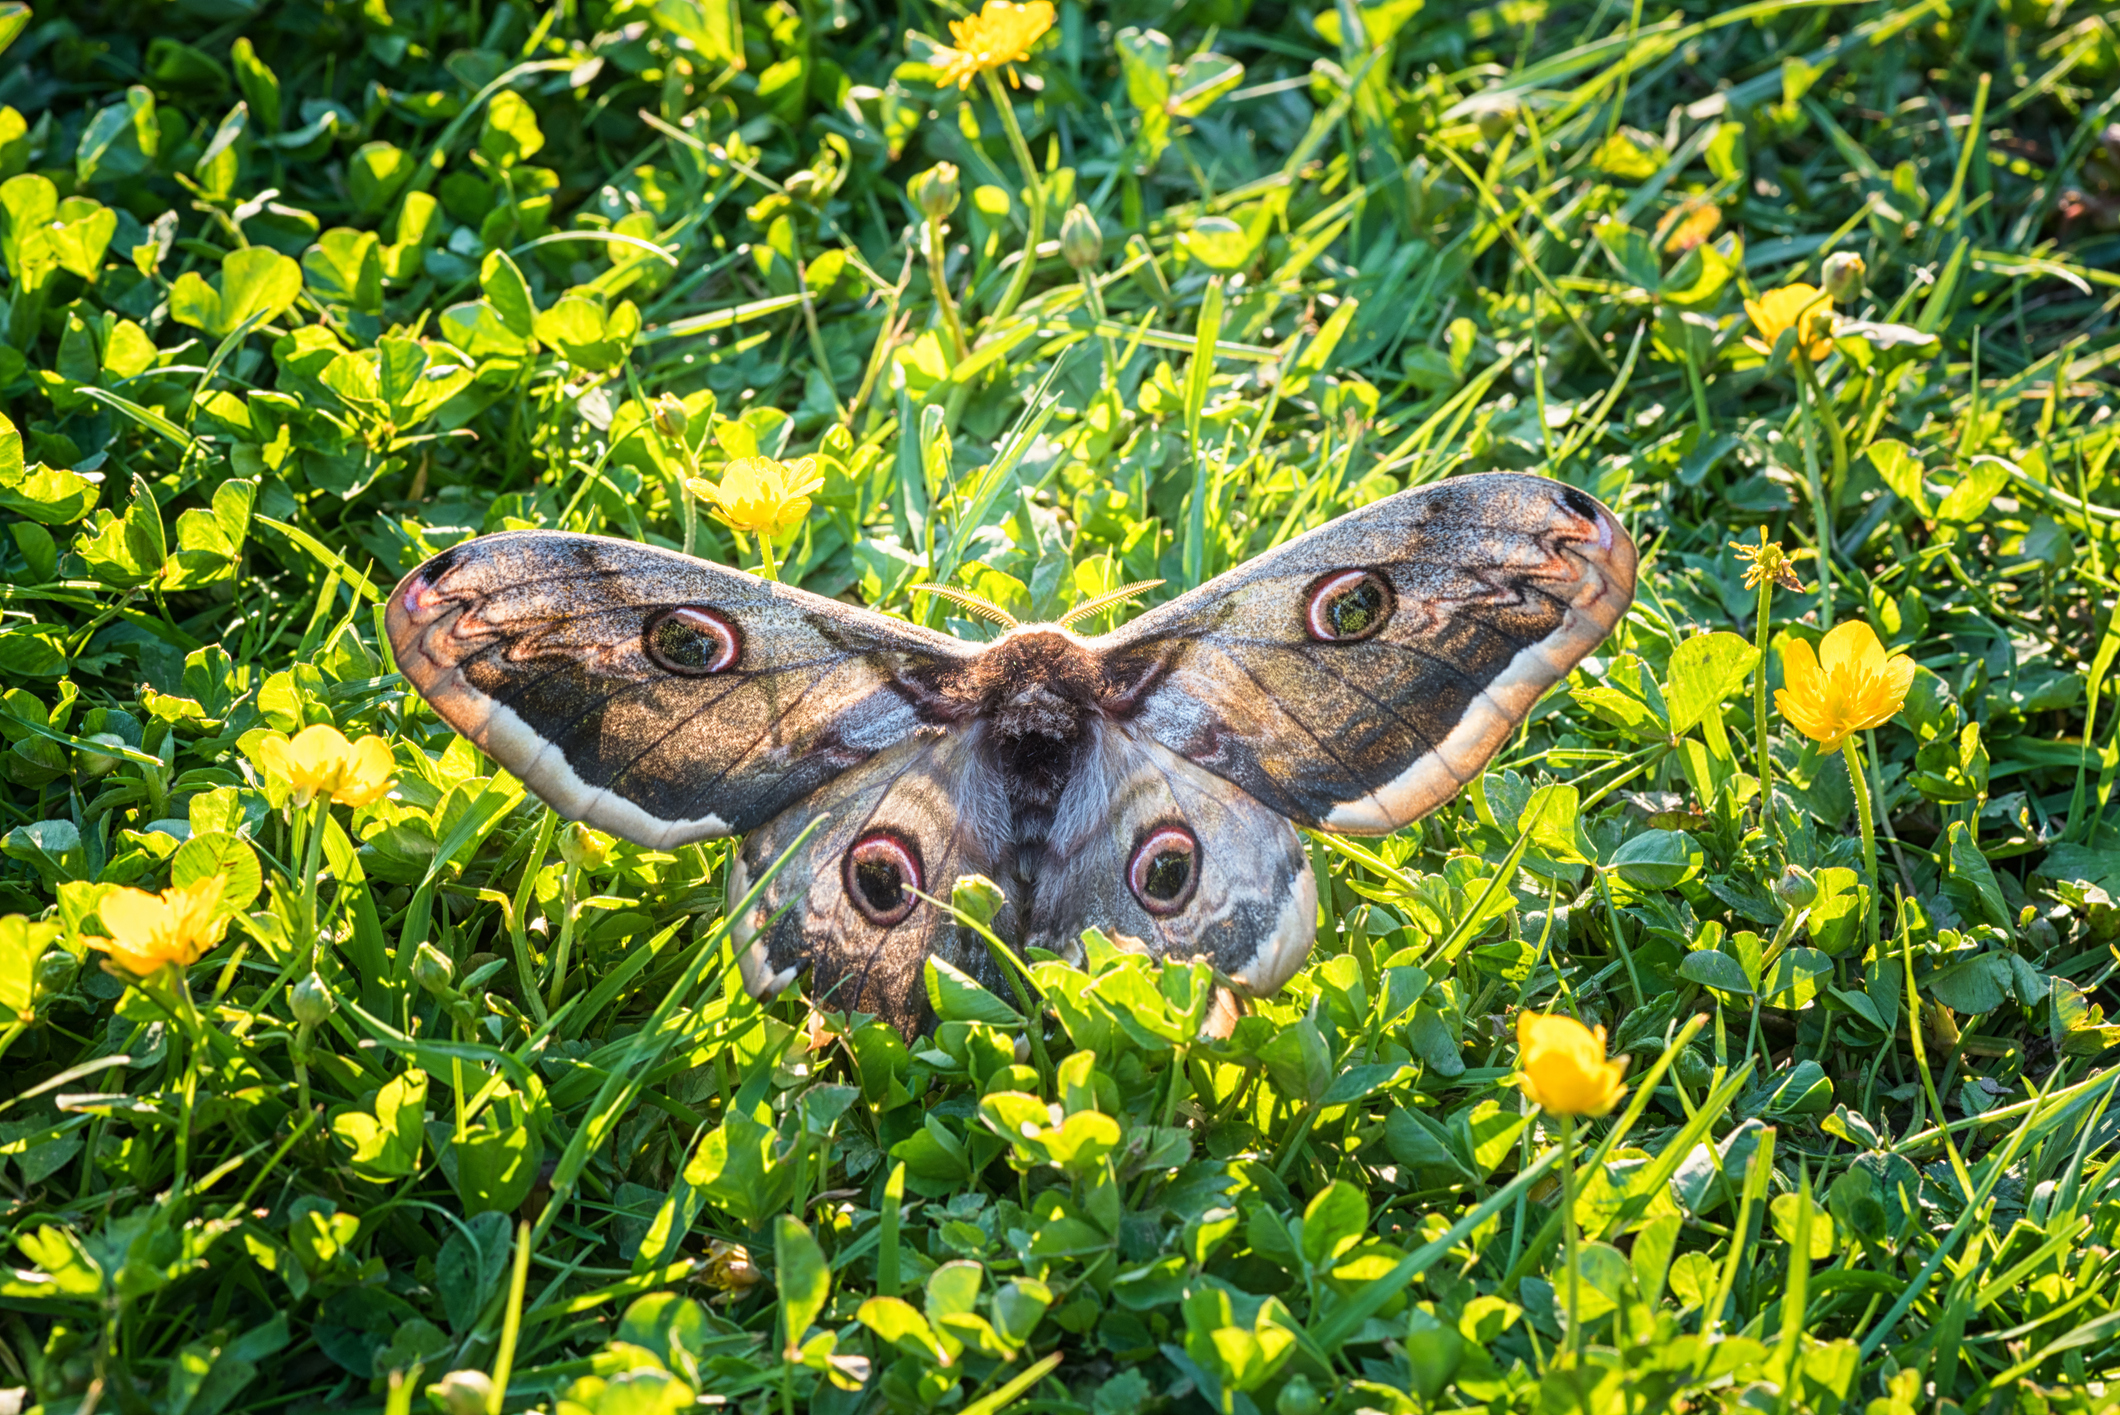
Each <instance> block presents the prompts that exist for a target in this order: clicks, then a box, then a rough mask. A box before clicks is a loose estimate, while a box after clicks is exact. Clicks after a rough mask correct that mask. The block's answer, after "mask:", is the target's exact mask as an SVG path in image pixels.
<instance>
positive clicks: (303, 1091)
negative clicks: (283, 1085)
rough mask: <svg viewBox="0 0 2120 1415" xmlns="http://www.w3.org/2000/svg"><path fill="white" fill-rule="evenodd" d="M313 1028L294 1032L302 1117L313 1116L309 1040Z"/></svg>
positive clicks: (292, 1049) (293, 1051)
mask: <svg viewBox="0 0 2120 1415" xmlns="http://www.w3.org/2000/svg"><path fill="white" fill-rule="evenodd" d="M313 1030H314V1029H313V1028H309V1027H303V1026H297V1027H296V1028H295V1032H294V1046H293V1047H291V1048H290V1051H292V1053H293V1055H294V1084H295V1089H296V1090H297V1091H298V1092H299V1093H300V1095H301V1099H302V1115H303V1116H304V1117H305V1118H306V1117H308V1116H309V1115H310V1114H311V1111H310V1101H309V1038H310V1036H311V1034H312V1032H313Z"/></svg>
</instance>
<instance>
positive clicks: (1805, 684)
mask: <svg viewBox="0 0 2120 1415" xmlns="http://www.w3.org/2000/svg"><path fill="white" fill-rule="evenodd" d="M1781 673H1782V682H1783V683H1784V685H1785V686H1784V687H1783V688H1782V689H1781V690H1780V691H1779V692H1777V693H1775V695H1774V703H1775V706H1776V707H1778V708H1780V709H1781V715H1782V717H1783V718H1784V719H1786V720H1787V721H1788V723H1789V725H1790V726H1792V727H1794V728H1795V729H1796V730H1797V731H1799V732H1801V733H1803V735H1804V736H1806V737H1809V738H1810V739H1811V740H1812V741H1814V742H1816V743H1818V744H1819V745H1820V746H1821V747H1823V748H1825V749H1826V750H1827V751H1838V750H1839V749H1840V746H1841V744H1842V743H1844V742H1846V741H1847V740H1848V738H1849V737H1850V736H1852V735H1853V734H1855V733H1857V732H1867V731H1869V730H1870V729H1871V728H1873V727H1881V726H1883V725H1884V724H1885V723H1887V722H1890V721H1891V720H1892V719H1893V718H1894V717H1896V716H1898V714H1899V710H1900V709H1901V708H1902V707H1904V706H1906V700H1907V692H1908V690H1909V689H1911V688H1912V687H1913V686H1914V660H1913V659H1911V658H1908V657H1907V656H1906V655H1905V654H1892V655H1890V656H1889V657H1888V656H1887V655H1886V653H1885V649H1884V645H1883V644H1881V643H1879V642H1878V639H1877V634H1876V632H1875V631H1874V630H1872V629H1871V628H1870V626H1869V625H1868V624H1865V623H1863V622H1862V621H1861V620H1850V621H1848V622H1847V623H1845V624H1840V625H1837V626H1835V627H1834V628H1833V629H1832V630H1831V631H1830V632H1828V633H1827V634H1826V636H1825V638H1824V639H1823V640H1821V641H1820V643H1819V645H1818V651H1817V653H1816V654H1815V655H1814V654H1813V653H1812V651H1811V647H1810V645H1808V644H1806V643H1804V642H1803V641H1802V640H1800V639H1791V640H1790V641H1789V642H1788V643H1787V644H1786V645H1784V646H1783V648H1782V651H1781Z"/></svg>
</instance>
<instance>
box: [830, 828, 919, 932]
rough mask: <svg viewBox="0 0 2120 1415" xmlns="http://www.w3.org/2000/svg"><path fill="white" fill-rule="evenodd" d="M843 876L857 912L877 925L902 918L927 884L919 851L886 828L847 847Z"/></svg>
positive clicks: (890, 924) (911, 908)
mask: <svg viewBox="0 0 2120 1415" xmlns="http://www.w3.org/2000/svg"><path fill="white" fill-rule="evenodd" d="M842 878H843V883H844V884H845V887H846V892H847V899H848V901H849V902H850V903H852V904H853V906H854V909H855V912H857V913H859V914H860V915H861V917H862V918H864V919H867V920H868V921H869V922H870V923H871V924H874V925H875V926H876V927H878V928H890V927H892V926H893V925H895V924H898V923H901V922H903V921H904V920H905V918H906V916H907V915H909V914H911V913H912V912H913V906H914V905H916V904H918V903H919V902H920V900H919V898H918V896H917V891H919V890H920V889H922V888H923V887H924V886H925V880H924V878H923V871H922V869H921V866H920V856H919V853H918V851H917V850H916V849H915V848H914V847H913V846H912V845H910V844H909V843H908V842H906V841H905V840H902V839H901V838H899V837H898V836H897V835H896V834H894V833H893V832H891V831H887V830H877V831H871V832H869V833H868V834H867V835H864V836H862V837H861V838H860V839H859V840H856V841H855V842H854V843H853V844H852V845H851V846H849V847H848V849H847V853H846V862H845V866H844V870H843V874H842ZM879 895H881V896H882V897H879Z"/></svg>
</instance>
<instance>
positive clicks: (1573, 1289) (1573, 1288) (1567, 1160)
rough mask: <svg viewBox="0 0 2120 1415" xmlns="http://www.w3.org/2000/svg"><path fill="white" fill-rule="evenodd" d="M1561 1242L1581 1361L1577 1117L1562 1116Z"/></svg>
mask: <svg viewBox="0 0 2120 1415" xmlns="http://www.w3.org/2000/svg"><path fill="white" fill-rule="evenodd" d="M1561 1241H1562V1243H1563V1245H1564V1250H1563V1251H1564V1254H1565V1257H1566V1261H1567V1264H1568V1351H1569V1353H1570V1354H1571V1355H1572V1356H1574V1358H1575V1359H1576V1360H1577V1361H1578V1362H1580V1361H1581V1360H1582V1356H1583V1327H1582V1322H1581V1320H1580V1319H1579V1318H1578V1317H1577V1315H1576V1314H1577V1313H1578V1312H1580V1311H1581V1310H1582V1304H1581V1302H1580V1300H1579V1299H1580V1296H1581V1285H1582V1263H1581V1261H1580V1256H1581V1255H1580V1254H1578V1253H1577V1251H1576V1246H1577V1243H1578V1242H1579V1241H1580V1240H1579V1235H1578V1234H1577V1232H1576V1222H1575V1117H1574V1116H1572V1115H1564V1116H1562V1117H1561Z"/></svg>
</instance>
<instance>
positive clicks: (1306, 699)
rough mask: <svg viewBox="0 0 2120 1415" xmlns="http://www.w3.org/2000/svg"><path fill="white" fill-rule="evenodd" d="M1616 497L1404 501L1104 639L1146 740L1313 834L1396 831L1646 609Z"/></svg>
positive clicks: (1521, 493) (1457, 495)
mask: <svg viewBox="0 0 2120 1415" xmlns="http://www.w3.org/2000/svg"><path fill="white" fill-rule="evenodd" d="M1635 564H1636V558H1635V550H1634V543H1633V542H1632V541H1631V540H1630V539H1629V538H1628V536H1627V533H1626V531H1625V530H1624V529H1623V528H1622V527H1621V526H1620V524H1619V521H1618V519H1617V518H1616V517H1614V516H1613V514H1612V513H1611V512H1610V511H1608V510H1607V509H1605V507H1603V506H1602V505H1600V504H1599V503H1598V502H1597V501H1596V500H1594V499H1593V498H1591V497H1590V496H1588V495H1586V494H1584V493H1583V492H1581V491H1578V490H1576V489H1575V488H1573V487H1569V486H1565V485H1563V484H1562V483H1560V482H1556V481H1550V480H1547V479H1545V478H1542V477H1533V476H1519V475H1514V474H1507V473H1496V474H1489V475H1483V476H1469V477H1460V478H1456V479H1454V480H1451V481H1446V482H1442V483H1439V484H1437V485H1435V486H1431V487H1424V488H1421V489H1418V490H1414V491H1407V492H1401V493H1400V494H1398V495H1396V496H1392V497H1387V498H1385V499H1384V500H1382V501H1379V502H1377V503H1376V504H1374V505H1372V506H1368V507H1365V508H1363V509H1362V510H1359V511H1356V512H1353V513H1351V514H1349V515H1346V516H1343V517H1341V518H1340V519H1339V520H1337V521H1333V522H1331V523H1329V524H1327V525H1324V526H1321V527H1319V528H1318V529H1317V530H1314V531H1312V532H1310V533H1309V534H1307V535H1304V536H1301V537H1299V538H1298V539H1296V540H1293V541H1291V542H1289V543H1288V544H1287V545H1285V546H1282V547H1281V548H1280V549H1278V550H1274V551H1270V552H1268V553H1267V554H1265V555H1262V556H1260V557H1259V558H1258V559H1256V560H1253V561H1251V562H1249V563H1248V564H1245V565H1242V566H1239V567H1238V568H1237V569H1235V570H1232V571H1230V572H1229V573H1228V574H1226V575H1223V576H1221V577H1220V578H1218V579H1216V580H1213V581H1210V582H1209V583H1208V584H1205V585H1203V586H1201V587H1200V588H1199V589H1196V590H1194V591H1192V592H1191V593H1189V594H1186V595H1182V596H1180V597H1179V598H1177V599H1175V600H1172V601H1171V602H1170V603H1169V604H1166V605H1163V606H1161V607H1160V608H1157V609H1155V610H1152V611H1150V612H1149V613H1147V614H1145V615H1143V616H1142V617H1141V618H1140V619H1138V620H1136V621H1134V623H1132V624H1130V625H1128V626H1126V627H1125V628H1123V629H1121V630H1119V631H1118V632H1117V633H1115V634H1112V635H1110V636H1108V637H1106V638H1105V639H1102V640H1099V641H1096V642H1097V646H1098V648H1099V649H1100V650H1101V652H1102V654H1103V658H1104V662H1105V664H1106V669H1105V672H1106V676H1107V678H1108V679H1110V680H1111V681H1114V682H1116V683H1119V684H1122V685H1127V686H1126V687H1125V688H1124V689H1123V692H1122V697H1123V698H1124V700H1125V702H1126V704H1127V706H1128V708H1129V709H1130V710H1131V712H1132V719H1131V720H1132V722H1133V724H1134V725H1135V726H1136V728H1137V729H1138V730H1140V731H1142V732H1144V733H1145V734H1146V735H1148V736H1150V737H1152V738H1154V739H1155V740H1156V741H1159V742H1161V743H1162V744H1163V745H1165V746H1167V747H1169V748H1170V749H1171V750H1172V751H1174V752H1176V753H1177V754H1178V755H1180V756H1182V757H1184V758H1186V759H1187V760H1188V761H1191V762H1193V763H1195V764H1197V765H1199V766H1201V767H1203V768H1205V769H1206V770H1207V771H1209V772H1211V773H1213V774H1214V775H1216V776H1219V777H1221V778H1222V779H1224V780H1225V781H1229V782H1232V783H1234V784H1235V785H1237V786H1240V787H1242V788H1243V789H1244V790H1245V791H1247V792H1248V793H1250V794H1251V795H1252V796H1253V797H1254V798H1256V799H1257V800H1258V801H1259V802H1260V803H1261V804H1263V805H1265V806H1268V807H1270V808H1271V809H1273V810H1274V811H1276V812H1278V813H1279V814H1281V815H1283V816H1286V817H1287V818H1289V819H1290V820H1293V821H1296V822H1298V823H1299V824H1303V825H1312V826H1322V827H1324V828H1326V829H1329V830H1334V831H1341V832H1346V833H1350V834H1380V833H1383V832H1386V831H1391V830H1396V829H1397V828H1398V827H1400V826H1402V825H1405V824H1406V823H1407V822H1409V821H1411V820H1414V819H1416V818H1418V817H1419V816H1421V815H1424V814H1426V813H1427V812H1428V811H1431V810H1433V809H1435V807H1437V806H1439V805H1441V804H1442V803H1443V802H1444V801H1447V800H1449V799H1450V797H1451V796H1452V795H1454V794H1455V793H1456V792H1457V791H1458V790H1459V789H1460V788H1461V787H1463V786H1464V785H1465V784H1466V783H1467V782H1469V781H1471V780H1472V779H1473V778H1474V777H1475V776H1477V775H1478V774H1479V772H1480V770H1481V769H1482V768H1483V767H1484V766H1485V765H1486V764H1487V761H1488V759H1489V758H1490V757H1492V756H1493V755H1494V753H1495V752H1496V751H1497V750H1498V749H1499V748H1500V747H1501V746H1502V744H1503V743H1504V742H1506V741H1507V740H1508V738H1509V734H1510V733H1511V732H1512V731H1513V730H1514V729H1515V727H1516V725H1517V724H1518V723H1520V722H1522V721H1523V719H1524V718H1525V716H1526V715H1527V714H1528V713H1529V712H1530V711H1531V708H1532V706H1533V705H1534V704H1535V703H1537V701H1538V699H1539V697H1540V696H1541V695H1542V694H1544V693H1545V692H1546V690H1547V689H1548V688H1551V687H1552V686H1553V685H1554V684H1555V683H1557V682H1559V681H1560V680H1561V679H1562V678H1564V677H1566V676H1567V674H1568V672H1569V670H1570V669H1572V668H1573V667H1574V666H1575V665H1576V664H1577V663H1578V662H1580V661H1581V660H1582V659H1583V658H1584V656H1586V655H1587V654H1589V653H1590V652H1591V651H1592V650H1594V649H1595V648H1596V647H1597V646H1598V645H1599V644H1600V643H1602V642H1603V641H1604V639H1605V636H1606V635H1607V634H1609V633H1611V632H1612V630H1613V628H1614V627H1615V626H1616V625H1617V624H1618V623H1619V621H1620V617H1621V616H1622V615H1624V614H1625V613H1626V611H1627V606H1628V605H1629V604H1631V603H1632V602H1633V599H1634V575H1635Z"/></svg>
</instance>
